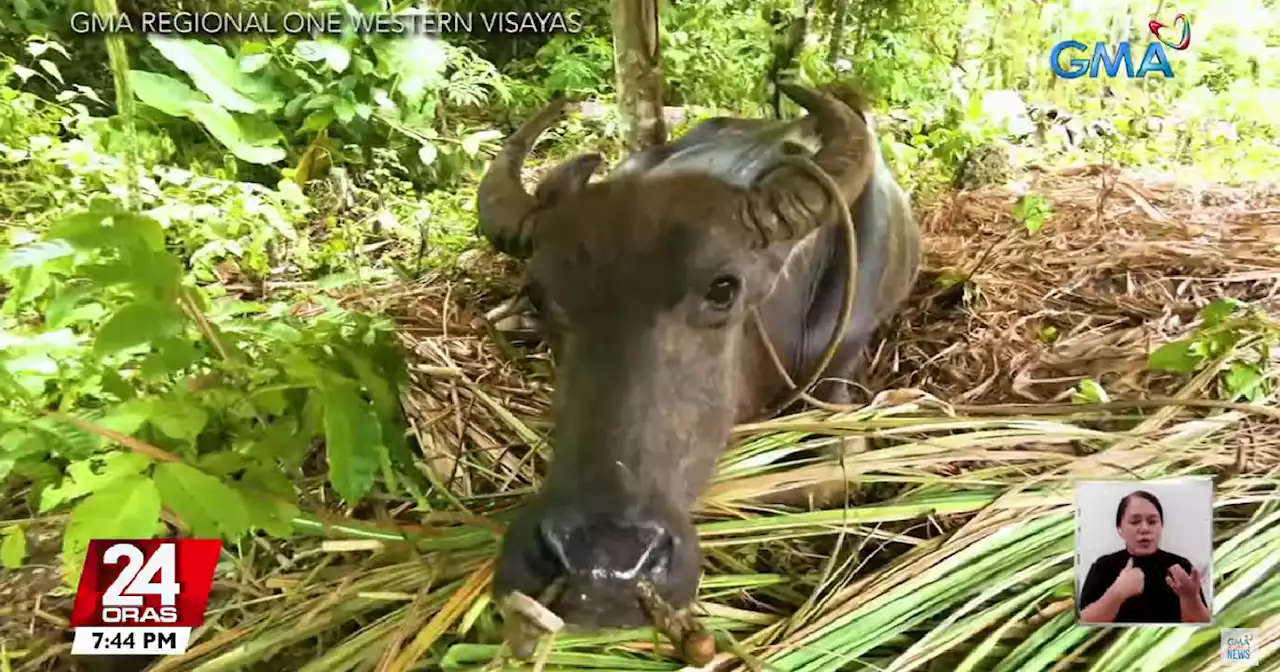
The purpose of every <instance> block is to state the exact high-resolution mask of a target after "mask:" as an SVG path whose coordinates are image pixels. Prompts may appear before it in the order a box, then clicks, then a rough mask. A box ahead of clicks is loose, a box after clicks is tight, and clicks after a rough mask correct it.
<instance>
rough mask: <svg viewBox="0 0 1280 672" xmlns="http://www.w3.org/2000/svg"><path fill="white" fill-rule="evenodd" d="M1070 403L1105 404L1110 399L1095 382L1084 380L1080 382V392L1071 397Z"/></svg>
mask: <svg viewBox="0 0 1280 672" xmlns="http://www.w3.org/2000/svg"><path fill="white" fill-rule="evenodd" d="M1072 401H1075V402H1077V403H1082V404H1105V403H1107V402H1109V401H1111V398H1110V397H1108V396H1107V391H1106V390H1104V389H1102V386H1101V385H1099V384H1098V382H1097V381H1095V380H1092V379H1089V378H1085V379H1084V380H1082V381H1080V391H1079V392H1077V393H1075V394H1074V395H1072Z"/></svg>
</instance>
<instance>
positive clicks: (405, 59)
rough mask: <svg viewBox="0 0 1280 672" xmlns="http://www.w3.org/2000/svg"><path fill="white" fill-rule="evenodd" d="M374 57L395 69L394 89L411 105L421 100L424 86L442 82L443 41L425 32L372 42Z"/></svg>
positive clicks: (392, 69) (443, 64) (425, 89)
mask: <svg viewBox="0 0 1280 672" xmlns="http://www.w3.org/2000/svg"><path fill="white" fill-rule="evenodd" d="M374 51H375V52H376V53H377V54H378V59H379V60H380V61H382V62H384V63H385V64H386V66H388V67H389V70H390V71H391V72H394V73H396V74H397V75H398V76H399V79H398V80H397V82H396V90H397V91H399V93H400V95H402V96H404V97H405V99H407V100H408V101H409V103H410V104H411V105H417V104H418V103H419V102H421V99H422V95H423V94H424V93H425V92H426V91H427V88H428V87H433V86H436V85H438V84H440V83H441V82H442V78H443V73H444V68H445V64H446V52H445V48H444V44H443V43H442V42H441V41H440V40H439V39H436V38H433V37H428V36H416V37H405V38H401V39H395V40H385V41H382V42H378V43H375V45H374Z"/></svg>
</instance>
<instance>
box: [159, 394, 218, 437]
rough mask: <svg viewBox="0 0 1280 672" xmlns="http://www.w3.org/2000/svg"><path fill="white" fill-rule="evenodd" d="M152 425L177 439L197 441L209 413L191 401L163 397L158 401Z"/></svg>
mask: <svg viewBox="0 0 1280 672" xmlns="http://www.w3.org/2000/svg"><path fill="white" fill-rule="evenodd" d="M150 419H151V425H152V426H154V427H155V428H156V429H158V430H160V431H161V432H163V433H164V434H165V435H167V436H170V437H172V438H175V439H185V440H187V441H191V442H193V443H194V442H195V440H196V438H197V437H199V436H200V432H202V431H204V428H205V425H206V424H208V422H209V414H208V413H207V412H206V411H205V410H204V409H203V408H200V407H199V406H196V405H195V404H193V403H191V402H190V401H185V402H184V401H181V400H178V399H163V400H161V401H159V402H157V403H156V406H155V413H154V414H153V415H152V416H151V418H150Z"/></svg>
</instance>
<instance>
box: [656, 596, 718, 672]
mask: <svg viewBox="0 0 1280 672" xmlns="http://www.w3.org/2000/svg"><path fill="white" fill-rule="evenodd" d="M639 587H640V602H641V603H642V604H643V605H644V608H645V611H648V612H649V616H650V618H652V619H653V624H654V626H655V627H656V628H658V630H659V631H661V632H662V634H664V635H666V637H667V639H669V640H671V644H672V645H673V646H675V647H676V651H677V652H679V654H680V657H681V658H682V659H683V660H684V662H686V663H688V664H690V665H693V666H694V667H705V666H706V665H707V664H708V663H710V662H711V659H713V658H715V656H716V640H715V637H713V636H712V635H711V633H710V632H708V631H707V629H706V628H704V627H702V624H701V623H699V622H698V619H697V618H695V617H694V616H693V613H692V612H691V611H689V610H687V609H676V608H675V607H672V606H671V605H670V604H667V601H666V600H664V599H662V596H661V595H659V594H658V591H657V590H655V589H654V587H653V585H652V584H650V583H648V582H647V581H642V582H641V583H640V586H639Z"/></svg>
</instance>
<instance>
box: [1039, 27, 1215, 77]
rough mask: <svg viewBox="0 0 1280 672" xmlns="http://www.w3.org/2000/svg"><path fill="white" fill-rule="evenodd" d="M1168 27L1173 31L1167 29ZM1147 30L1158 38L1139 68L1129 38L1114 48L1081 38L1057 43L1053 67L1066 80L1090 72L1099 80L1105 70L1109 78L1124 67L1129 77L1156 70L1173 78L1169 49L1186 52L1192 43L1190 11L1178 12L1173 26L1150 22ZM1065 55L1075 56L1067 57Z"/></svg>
mask: <svg viewBox="0 0 1280 672" xmlns="http://www.w3.org/2000/svg"><path fill="white" fill-rule="evenodd" d="M1166 28H1168V29H1170V30H1169V31H1166V30H1165V29H1166ZM1147 29H1148V30H1150V31H1151V34H1152V36H1154V37H1155V39H1154V40H1152V41H1151V42H1150V43H1148V44H1147V47H1146V51H1144V52H1143V53H1142V59H1141V60H1140V61H1138V67H1137V69H1136V70H1135V69H1134V55H1133V53H1134V52H1133V47H1132V46H1131V43H1130V42H1129V41H1128V40H1125V41H1123V42H1120V43H1118V44H1116V45H1115V46H1114V47H1108V45H1107V43H1105V42H1096V43H1095V44H1094V45H1093V47H1092V49H1090V47H1089V46H1088V45H1087V44H1085V43H1083V42H1080V41H1079V40H1063V41H1062V42H1059V43H1057V44H1055V45H1053V50H1052V51H1050V52H1049V67H1050V68H1051V69H1052V70H1053V73H1054V74H1055V75H1057V76H1058V77H1061V78H1063V79H1077V78H1080V77H1084V76H1086V75H1088V76H1089V78H1090V79H1097V78H1098V76H1099V74H1101V73H1102V72H1105V73H1106V74H1107V76H1108V77H1118V76H1119V75H1120V72H1121V67H1123V68H1124V76H1125V77H1127V78H1129V79H1135V78H1137V79H1142V78H1145V77H1147V76H1148V75H1150V74H1151V73H1153V72H1159V73H1160V74H1162V75H1164V76H1165V77H1166V78H1172V77H1173V76H1174V75H1173V65H1172V63H1171V62H1170V61H1169V53H1168V52H1167V51H1165V48H1166V47H1168V48H1169V49H1172V50H1174V51H1185V50H1186V49H1187V48H1188V47H1190V46H1191V21H1190V20H1189V19H1187V15H1186V14H1178V15H1177V16H1175V17H1174V19H1173V24H1172V25H1165V24H1163V23H1161V22H1159V21H1150V22H1148V23H1147ZM1174 32H1176V33H1177V37H1174V36H1173V33H1174ZM1073 53H1084V54H1085V57H1084V58H1081V57H1074V56H1072V54H1073ZM1064 56H1071V57H1070V58H1066V59H1064V58H1063V57H1064ZM1064 60H1065V61H1066V64H1065V65H1064V64H1063V61H1064Z"/></svg>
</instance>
